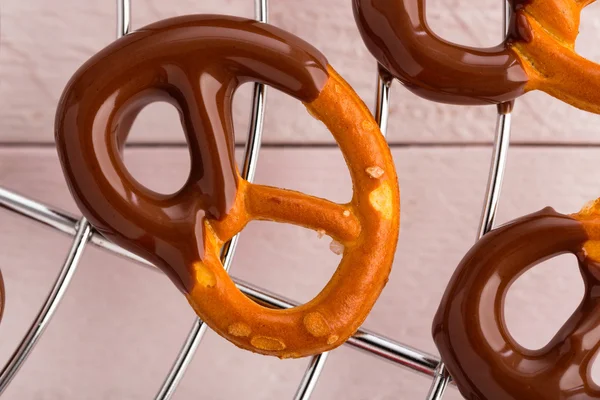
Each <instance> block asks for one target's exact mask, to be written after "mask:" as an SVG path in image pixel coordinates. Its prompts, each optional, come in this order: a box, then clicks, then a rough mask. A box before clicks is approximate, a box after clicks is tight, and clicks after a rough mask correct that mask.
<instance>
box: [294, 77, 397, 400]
mask: <svg viewBox="0 0 600 400" xmlns="http://www.w3.org/2000/svg"><path fill="white" fill-rule="evenodd" d="M391 86H392V77H391V75H390V74H388V73H387V72H386V71H385V70H384V69H383V67H381V66H379V68H378V70H377V93H376V95H375V121H376V122H377V124H378V125H379V130H380V131H381V134H382V135H383V136H384V137H385V136H386V134H387V126H388V117H389V114H390V87H391ZM328 356H329V353H328V352H326V353H322V354H318V355H316V356H313V357H312V358H311V360H310V363H309V364H308V367H307V368H306V371H305V372H304V376H303V377H302V380H301V381H300V385H299V386H298V389H297V390H296V394H295V395H294V400H308V399H310V396H311V395H312V393H313V391H314V390H315V387H316V386H317V381H318V380H319V377H320V376H321V372H322V371H323V368H324V366H325V362H326V361H327V357H328Z"/></svg>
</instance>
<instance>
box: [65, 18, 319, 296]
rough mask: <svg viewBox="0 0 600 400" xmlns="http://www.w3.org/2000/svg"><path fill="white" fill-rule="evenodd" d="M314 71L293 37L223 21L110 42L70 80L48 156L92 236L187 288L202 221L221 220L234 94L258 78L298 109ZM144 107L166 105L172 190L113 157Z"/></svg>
mask: <svg viewBox="0 0 600 400" xmlns="http://www.w3.org/2000/svg"><path fill="white" fill-rule="evenodd" d="M326 66H327V61H326V59H325V57H324V56H323V55H322V54H321V53H320V52H319V51H317V50H316V49H315V48H314V47H312V46H311V45H309V44H308V43H306V42H304V41H303V40H301V39H299V38H297V37H295V36H294V35H291V34H289V33H287V32H284V31H282V30H280V29H278V28H275V27H273V26H270V25H266V24H261V23H258V22H256V21H252V20H246V19H241V18H235V17H228V16H215V15H195V16H185V17H178V18H172V19H168V20H164V21H161V22H157V23H154V24H151V25H148V26H146V27H144V28H142V29H140V30H138V31H136V32H133V33H131V34H129V35H127V36H125V37H123V38H121V39H119V40H117V41H116V42H114V43H112V44H111V45H109V46H108V47H106V48H105V49H104V50H102V51H100V52H99V53H98V54H96V55H95V56H94V57H92V58H91V59H90V60H89V61H87V62H86V63H85V64H84V65H83V66H82V67H81V68H80V69H79V70H78V71H77V72H76V73H75V75H74V76H73V78H72V79H71V81H70V82H69V84H68V85H67V87H66V89H65V91H64V93H63V96H62V98H61V100H60V104H59V107H58V111H57V116H56V128H55V129H56V142H57V147H58V152H59V156H60V160H61V163H62V165H63V171H64V174H65V176H66V178H67V182H68V184H69V187H70V189H71V193H72V194H73V196H74V198H75V200H76V202H77V205H78V206H79V208H80V209H81V211H82V212H83V214H84V215H85V216H86V217H87V218H88V219H89V220H90V222H92V224H93V225H94V226H95V227H96V228H97V229H98V230H99V231H100V232H101V233H102V234H103V235H105V236H106V237H108V238H109V239H110V240H112V241H114V242H115V243H117V244H119V245H121V246H123V247H125V248H127V249H129V250H130V251H132V252H134V253H136V254H138V255H140V256H142V257H143V258H146V259H148V260H150V261H151V262H153V263H154V264H156V265H158V266H159V267H161V268H163V269H164V270H165V272H166V273H167V274H168V275H169V277H170V278H171V279H172V280H173V281H174V282H175V283H176V284H177V286H178V287H179V288H180V289H182V290H186V289H190V288H191V286H190V285H191V282H190V272H189V268H190V267H191V264H192V263H193V262H195V261H198V260H200V259H201V258H202V249H203V246H204V244H203V232H204V225H203V220H204V218H214V219H222V218H224V216H225V215H227V213H228V212H229V211H230V210H231V207H232V205H233V202H234V199H235V197H236V191H237V185H238V174H237V170H236V164H235V158H234V135H233V121H232V115H231V108H232V98H233V95H234V92H235V90H236V89H237V88H238V87H239V86H240V85H241V84H243V83H245V82H248V81H255V82H262V83H266V84H269V85H271V86H273V87H275V88H277V89H279V90H281V91H283V92H285V93H287V94H289V95H291V96H293V97H295V98H297V99H299V100H301V101H303V102H306V103H308V102H311V101H312V100H314V99H315V98H316V97H317V96H318V94H319V92H320V90H321V89H322V88H323V86H324V85H325V82H326V80H327V78H328V75H327V71H326ZM154 101H165V102H168V103H170V104H172V105H173V106H174V107H176V108H177V110H178V111H179V115H180V118H181V124H182V127H183V130H184V132H185V135H186V138H187V142H188V146H189V151H190V155H191V171H190V174H189V178H188V180H187V182H186V184H185V185H184V187H183V188H182V189H181V190H180V191H178V192H177V193H174V194H172V195H163V194H159V193H155V192H152V191H151V190H149V189H147V188H145V187H143V186H142V185H141V184H139V183H138V182H136V181H135V179H134V178H133V177H132V176H131V175H130V174H129V173H128V171H127V170H126V168H125V166H124V164H123V161H122V148H123V145H124V143H125V140H126V138H127V135H128V133H129V129H130V128H131V125H132V123H133V121H134V120H135V118H136V116H137V115H138V113H139V112H140V111H141V110H142V109H143V108H144V107H145V106H146V105H148V104H149V103H152V102H154ZM148 162H152V160H148Z"/></svg>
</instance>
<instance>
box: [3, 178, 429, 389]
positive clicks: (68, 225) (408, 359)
mask: <svg viewBox="0 0 600 400" xmlns="http://www.w3.org/2000/svg"><path fill="white" fill-rule="evenodd" d="M0 207H1V208H4V209H6V210H9V211H12V212H14V213H16V214H18V215H21V216H25V217H28V218H30V219H32V220H34V221H37V222H40V223H42V224H45V225H47V226H50V227H52V228H54V229H55V230H57V231H59V232H62V233H66V234H68V235H70V236H74V235H76V232H77V218H76V217H75V216H73V215H72V214H69V213H67V212H64V211H59V210H57V209H55V208H52V207H49V206H47V205H44V204H42V203H40V202H37V201H35V200H32V199H29V198H26V197H24V196H21V195H19V194H16V193H14V192H11V191H9V190H7V189H4V188H0ZM48 221H52V223H50V224H49V223H48ZM90 242H91V243H92V244H94V245H96V246H98V247H100V248H103V249H105V250H109V251H111V252H113V253H114V254H116V255H119V256H122V257H125V258H128V259H130V260H132V261H137V263H138V264H139V265H143V266H145V267H147V268H148V269H152V270H154V271H157V272H160V270H158V269H157V268H156V267H154V266H153V265H152V264H150V263H148V262H147V261H146V260H144V259H142V258H140V257H137V256H136V255H135V254H133V253H130V252H129V251H127V250H125V249H123V248H120V247H117V246H114V245H113V244H112V243H111V242H109V241H108V240H106V239H104V238H103V237H102V235H101V234H100V233H98V232H97V231H95V230H94V229H92V233H91V240H90ZM232 279H233V280H234V282H235V283H236V285H237V287H238V289H240V290H241V291H242V293H244V294H245V295H246V296H248V297H250V298H251V299H253V300H254V301H256V302H258V303H260V304H262V305H264V306H266V307H272V308H282V309H283V308H291V307H295V306H297V305H298V304H297V303H295V302H293V301H291V300H288V299H286V298H284V297H281V296H278V295H275V294H272V293H270V292H268V291H266V290H264V289H261V288H258V287H256V286H253V285H251V284H249V283H247V282H244V281H242V280H240V279H237V278H235V277H232ZM346 345H349V346H352V347H354V348H357V349H360V350H362V351H365V352H367V353H369V354H372V355H374V356H376V357H378V358H380V359H383V360H387V361H390V362H392V363H394V364H396V365H399V366H402V367H405V368H407V369H409V370H412V371H415V372H418V373H419V374H421V375H425V376H430V377H432V376H434V372H435V369H436V368H437V367H438V364H439V359H438V358H437V357H435V356H433V355H430V354H427V353H425V352H423V351H421V350H418V349H414V348H412V347H411V346H408V345H405V344H403V343H399V342H397V341H394V340H392V339H389V338H386V337H383V336H381V335H378V334H376V333H373V332H370V331H368V330H365V329H359V330H358V331H357V332H356V333H355V334H354V336H352V337H351V338H350V339H348V341H347V342H346Z"/></svg>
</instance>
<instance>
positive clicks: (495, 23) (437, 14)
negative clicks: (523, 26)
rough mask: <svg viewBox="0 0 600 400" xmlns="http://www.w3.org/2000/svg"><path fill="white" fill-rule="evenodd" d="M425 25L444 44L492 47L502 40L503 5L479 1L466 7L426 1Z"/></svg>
mask: <svg viewBox="0 0 600 400" xmlns="http://www.w3.org/2000/svg"><path fill="white" fill-rule="evenodd" d="M425 1H426V2H427V7H426V13H427V23H428V25H429V27H430V28H431V30H432V31H433V32H434V33H435V34H436V35H438V36H440V37H441V38H443V39H444V40H446V41H449V42H453V43H456V44H459V45H463V46H473V47H491V46H495V45H497V44H498V43H500V42H501V40H502V12H503V9H502V2H501V1H494V0H480V1H478V2H477V7H465V6H464V4H463V3H461V2H460V1H457V0H425Z"/></svg>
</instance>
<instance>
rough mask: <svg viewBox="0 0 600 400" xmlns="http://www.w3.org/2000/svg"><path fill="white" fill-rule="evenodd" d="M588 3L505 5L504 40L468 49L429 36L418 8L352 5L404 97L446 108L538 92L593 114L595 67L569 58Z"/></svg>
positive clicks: (396, 3) (417, 1) (531, 0)
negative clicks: (506, 26) (411, 94)
mask: <svg viewBox="0 0 600 400" xmlns="http://www.w3.org/2000/svg"><path fill="white" fill-rule="evenodd" d="M593 1H594V0H512V1H511V6H512V10H513V13H512V17H511V22H510V30H509V33H508V35H507V38H506V40H505V41H504V42H503V43H502V44H500V45H499V46H496V47H491V48H473V47H467V46H460V45H457V44H454V43H450V42H448V41H445V40H444V39H442V38H440V37H438V36H437V35H435V34H434V33H433V32H432V31H431V29H430V28H429V26H428V25H427V21H426V19H425V0H352V3H353V8H354V15H355V19H356V22H357V24H358V28H359V30H360V33H361V36H362V38H363V40H364V42H365V44H366V46H367V48H368V49H369V51H370V52H371V53H372V54H373V56H374V57H375V58H376V59H377V60H378V61H379V63H380V64H381V65H382V66H383V67H384V68H385V69H387V70H388V71H389V72H390V73H391V74H392V75H393V76H394V77H396V78H397V79H398V80H400V81H401V82H402V83H403V84H404V85H405V86H406V87H407V88H408V89H409V90H411V91H412V92H414V93H415V94H417V95H419V96H421V97H424V98H426V99H430V100H434V101H439V102H444V103H452V104H473V105H480V104H497V103H502V102H508V101H511V100H514V99H515V98H516V97H518V96H520V95H522V94H524V93H525V92H528V91H531V90H536V89H537V90H542V91H544V92H546V93H548V94H550V95H552V96H554V97H556V98H558V99H560V100H562V101H564V102H567V103H569V104H571V105H573V106H575V107H578V108H580V109H583V110H586V111H591V112H594V113H600V66H599V65H598V64H595V63H593V62H591V61H589V60H587V59H585V58H583V57H581V56H579V55H578V54H577V53H575V49H574V46H575V40H576V38H577V34H578V32H579V21H580V14H581V10H582V9H583V8H584V7H585V6H587V5H588V4H590V3H592V2H593Z"/></svg>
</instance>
